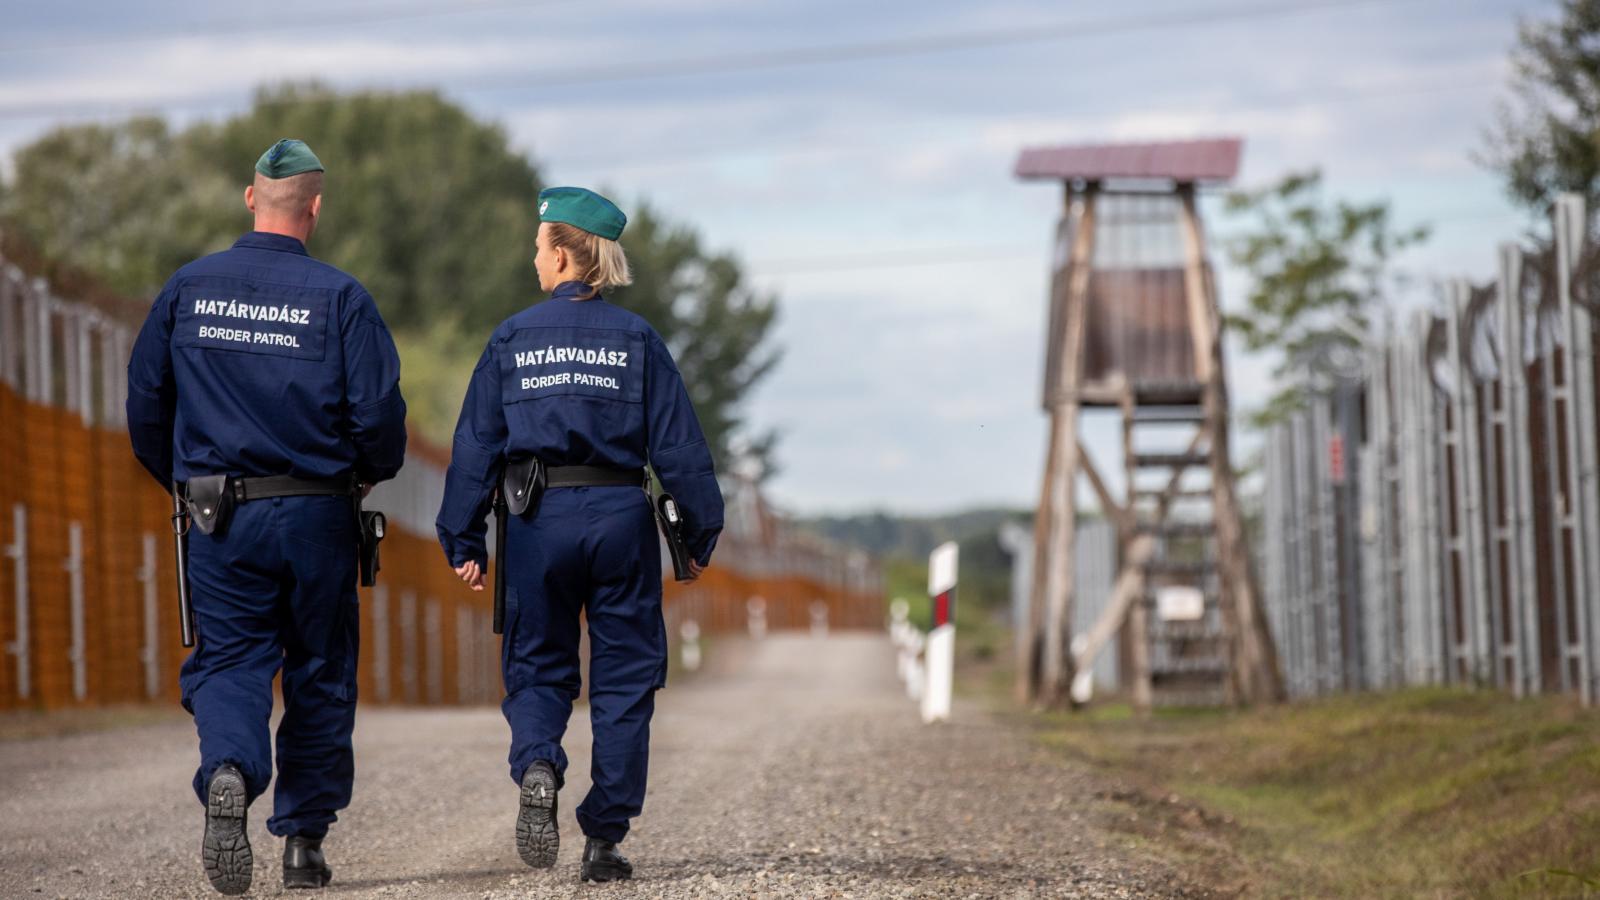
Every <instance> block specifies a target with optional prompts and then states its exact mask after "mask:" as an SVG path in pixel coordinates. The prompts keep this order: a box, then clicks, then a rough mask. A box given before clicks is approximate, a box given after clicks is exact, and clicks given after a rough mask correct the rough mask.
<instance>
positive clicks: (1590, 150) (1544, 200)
mask: <svg viewBox="0 0 1600 900" xmlns="http://www.w3.org/2000/svg"><path fill="white" fill-rule="evenodd" d="M1511 62H1512V84H1511V86H1512V91H1513V93H1514V94H1515V95H1516V98H1517V103H1516V104H1515V105H1513V104H1511V103H1502V104H1501V106H1500V109H1499V115H1498V121H1497V124H1496V125H1495V127H1494V129H1492V130H1491V131H1490V133H1489V134H1488V135H1487V136H1486V141H1485V143H1486V148H1485V151H1484V152H1483V153H1482V154H1481V159H1482V161H1483V162H1484V163H1486V164H1487V165H1488V166H1489V167H1490V168H1492V169H1494V170H1495V171H1497V172H1499V173H1500V174H1501V176H1502V177H1503V178H1504V179H1505V183H1506V190H1507V192H1508V193H1509V194H1510V195H1511V197H1512V199H1513V200H1515V201H1516V202H1517V203H1519V204H1520V205H1522V206H1524V207H1526V208H1527V209H1528V210H1529V211H1530V212H1532V213H1534V214H1535V215H1539V216H1544V215H1546V214H1547V213H1548V212H1549V209H1550V206H1551V203H1552V202H1553V201H1554V200H1555V197H1556V195H1557V194H1560V193H1563V192H1566V191H1577V192H1579V193H1582V194H1583V195H1584V196H1586V197H1587V198H1588V199H1589V204H1590V208H1591V209H1593V208H1595V204H1596V203H1597V201H1600V0H1562V4H1561V15H1560V17H1559V18H1558V19H1556V20H1555V21H1528V22H1523V23H1522V24H1521V26H1520V27H1519V28H1518V34H1517V45H1516V47H1515V48H1514V49H1513V50H1512V53H1511Z"/></svg>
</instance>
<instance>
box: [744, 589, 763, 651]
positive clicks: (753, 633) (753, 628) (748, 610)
mask: <svg viewBox="0 0 1600 900" xmlns="http://www.w3.org/2000/svg"><path fill="white" fill-rule="evenodd" d="M744 614H745V627H746V628H748V629H749V630H750V637H751V638H753V639H755V640H758V641H759V640H761V639H762V638H764V637H766V636H767V599H766V598H765V597H759V596H757V597H751V598H750V599H749V600H746V601H745V603H744Z"/></svg>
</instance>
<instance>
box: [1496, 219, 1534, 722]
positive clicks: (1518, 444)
mask: <svg viewBox="0 0 1600 900" xmlns="http://www.w3.org/2000/svg"><path fill="white" fill-rule="evenodd" d="M1523 277H1524V273H1523V265H1522V250H1521V248H1519V247H1517V245H1516V244H1503V245H1501V247H1500V282H1499V289H1500V304H1501V308H1500V315H1501V323H1502V329H1501V333H1502V338H1503V343H1504V346H1505V352H1504V353H1502V354H1501V357H1502V371H1501V373H1500V387H1501V391H1502V397H1503V400H1502V412H1503V414H1504V416H1505V423H1504V432H1503V435H1504V437H1503V446H1504V453H1505V456H1506V459H1505V470H1506V484H1507V487H1508V491H1509V493H1510V495H1511V496H1510V497H1509V499H1508V501H1507V502H1506V504H1505V506H1506V515H1505V530H1504V533H1503V536H1504V539H1505V540H1506V542H1507V543H1508V544H1509V546H1508V552H1507V554H1506V556H1507V566H1506V567H1507V570H1508V571H1507V573H1506V584H1507V585H1509V589H1510V591H1511V592H1512V595H1511V596H1510V597H1509V598H1507V602H1506V609H1507V615H1506V616H1505V617H1504V618H1505V621H1504V623H1503V625H1502V627H1503V628H1504V633H1497V634H1496V636H1495V642H1496V644H1497V645H1502V646H1499V647H1497V652H1496V661H1495V663H1496V669H1499V668H1501V667H1502V666H1503V665H1504V662H1502V660H1504V661H1506V662H1509V663H1510V664H1511V673H1510V681H1511V685H1512V692H1513V693H1514V694H1515V695H1516V696H1519V697H1520V696H1523V695H1525V694H1527V693H1529V692H1530V691H1537V690H1538V672H1539V666H1538V662H1539V596H1538V595H1539V591H1538V579H1537V565H1538V563H1537V562H1536V560H1535V558H1534V546H1533V465H1532V459H1531V454H1530V453H1529V448H1528V445H1527V435H1528V372H1527V354H1526V353H1525V352H1524V346H1525V345H1524V342H1525V340H1526V338H1527V336H1526V335H1525V334H1524V333H1523V326H1524V323H1525V321H1526V316H1527V308H1526V305H1525V304H1524V303H1523Z"/></svg>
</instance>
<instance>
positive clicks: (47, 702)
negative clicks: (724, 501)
mask: <svg viewBox="0 0 1600 900" xmlns="http://www.w3.org/2000/svg"><path fill="white" fill-rule="evenodd" d="M140 306H141V305H140V304H129V306H128V307H127V308H126V309H120V310H119V309H118V308H116V307H114V306H109V305H107V304H106V303H86V302H76V301H73V300H71V299H67V298H62V297H59V296H56V295H54V294H53V293H52V292H51V289H50V287H49V285H48V284H47V283H46V282H45V281H44V280H43V279H39V278H32V277H30V276H29V274H28V273H27V272H25V271H23V270H22V269H21V268H19V267H18V266H16V265H14V264H13V263H11V262H10V261H8V260H6V259H5V258H3V257H0V426H3V427H0V650H3V652H0V710H5V709H15V708H41V709H51V708H59V707H68V706H82V705H95V704H104V703H133V702H148V701H151V700H160V699H165V700H167V701H176V699H177V693H178V690H177V677H176V676H177V672H178V669H179V666H180V665H181V664H182V662H183V658H184V655H185V653H186V651H185V650H183V648H182V647H181V646H180V644H179V641H178V622H177V604H176V601H175V600H173V599H172V598H173V597H174V596H175V592H176V587H175V584H176V574H175V572H174V566H173V559H172V552H171V549H170V547H169V546H168V544H167V543H166V542H167V541H168V540H170V538H169V537H167V535H168V533H169V532H168V529H167V521H166V519H167V516H168V514H169V503H170V500H169V498H168V496H167V494H166V493H165V492H164V491H162V489H161V488H160V487H159V486H158V485H157V484H156V483H155V482H154V481H153V480H152V479H150V478H149V477H148V475H147V474H146V473H145V472H144V470H143V468H142V467H140V465H139V464H138V462H137V461H136V460H135V459H134V458H133V455H132V453H131V452H130V451H129V448H128V438H127V434H126V422H125V420H124V402H125V399H126V396H127V375H126V365H127V359H128V355H129V352H130V351H131V349H132V346H133V339H134V336H135V334H136V330H137V328H138V326H139V324H140V319H141V317H142V314H143V309H140V308H139V307H140ZM448 463H449V459H448V456H447V455H446V454H445V453H443V452H442V451H439V450H436V449H433V448H431V447H430V446H429V445H428V444H427V442H426V441H423V440H420V439H418V438H416V437H415V436H413V438H412V442H411V447H410V450H409V451H408V456H407V460H406V465H405V467H404V469H402V470H401V473H400V476H399V477H398V478H396V479H394V480H393V481H391V482H387V483H385V484H383V485H380V486H379V487H378V488H377V490H375V491H374V492H373V495H372V498H371V500H370V501H369V503H370V506H372V507H374V508H378V509H383V510H384V511H385V512H386V513H387V514H388V516H389V519H390V523H391V527H390V530H389V534H388V536H387V537H386V538H385V541H384V545H383V569H382V573H381V574H380V575H379V584H378V586H377V587H376V588H374V589H370V590H367V589H363V590H362V592H361V595H362V596H361V607H362V611H361V616H362V627H363V633H364V639H363V641H362V644H363V648H364V650H363V654H362V658H361V660H360V667H359V670H358V683H359V686H360V692H361V696H362V699H363V700H366V701H369V702H370V701H376V702H400V703H467V702H493V701H494V700H495V699H497V698H498V696H499V694H500V689H501V688H500V677H499V659H498V654H497V653H496V652H495V650H496V644H495V642H494V639H493V636H492V635H491V633H490V630H489V626H488V622H489V618H490V615H489V608H488V604H489V600H488V596H487V594H484V593H478V594H475V593H473V592H471V591H469V590H467V589H466V587H465V586H464V585H463V584H461V582H460V581H459V580H458V579H456V578H455V577H454V574H453V573H452V572H451V571H450V570H449V568H448V566H446V565H445V564H444V560H443V558H442V556H441V555H440V553H439V551H438V548H437V545H436V544H435V542H434V526H433V519H434V516H435V514H436V513H437V511H438V508H439V500H440V497H441V496H442V494H443V491H444V473H445V468H446V467H447V465H448ZM729 506H730V510H729V511H730V515H729V517H728V518H729V522H728V527H727V529H726V530H725V531H724V533H723V536H722V539H721V541H720V542H719V544H718V549H717V555H716V560H715V565H713V566H712V567H711V568H710V569H708V570H707V572H706V574H705V575H704V576H702V577H701V578H700V580H699V581H698V582H697V583H696V584H694V585H692V586H684V585H678V584H676V583H673V582H670V581H669V582H668V583H667V584H666V585H665V586H664V593H665V599H664V605H665V615H666V617H668V618H669V619H673V620H674V621H676V620H677V619H678V618H681V617H682V615H683V612H684V610H682V609H680V607H684V606H687V605H688V604H689V603H690V601H692V603H693V609H694V613H693V614H694V616H695V617H696V618H697V619H698V620H699V625H700V626H701V628H702V630H704V631H705V632H707V633H711V632H715V631H735V630H737V631H743V630H745V629H746V628H747V626H748V612H747V610H748V609H749V608H750V601H751V599H752V598H755V597H763V598H765V601H766V603H767V607H766V610H767V617H768V619H769V620H770V622H771V624H772V626H773V627H775V628H785V627H795V628H798V627H808V626H809V623H810V615H811V611H812V610H813V609H814V608H820V609H826V611H827V615H828V621H829V623H830V625H831V627H834V628H865V627H878V626H879V625H881V623H882V620H883V616H884V605H883V598H882V591H883V589H882V576H881V573H880V571H879V569H878V567H877V565H876V563H875V562H874V561H873V560H871V559H870V558H868V557H867V556H866V555H865V554H863V553H861V552H859V551H854V550H851V549H849V548H845V547H840V546H838V545H835V544H831V543H829V542H826V541H823V540H820V539H817V538H813V537H810V536H808V535H805V534H801V533H797V532H795V531H794V530H792V529H790V528H789V527H788V526H787V525H786V524H785V523H784V522H782V521H781V520H780V519H779V518H778V517H776V516H774V515H773V514H771V512H770V511H769V510H767V509H766V507H765V504H764V502H763V501H762V499H761V498H760V497H759V494H758V492H757V491H756V489H755V487H754V485H748V484H741V485H735V486H733V487H732V488H730V504H729ZM741 511H743V514H741ZM158 536H159V537H158ZM813 604H821V606H820V607H814V605H813ZM468 629H470V630H471V633H467V630H468ZM670 633H671V634H676V633H677V632H676V629H675V628H674V629H673V630H672V631H671V632H670Z"/></svg>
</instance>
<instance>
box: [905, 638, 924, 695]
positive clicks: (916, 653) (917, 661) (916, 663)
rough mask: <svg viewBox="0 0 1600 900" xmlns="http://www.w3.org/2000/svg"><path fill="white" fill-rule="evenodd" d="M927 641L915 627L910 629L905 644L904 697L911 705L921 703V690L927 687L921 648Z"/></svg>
mask: <svg viewBox="0 0 1600 900" xmlns="http://www.w3.org/2000/svg"><path fill="white" fill-rule="evenodd" d="M927 643H928V639H927V638H925V637H923V636H922V632H920V631H918V630H917V629H916V626H911V627H910V636H909V640H908V642H907V643H906V696H907V697H910V698H911V702H912V703H921V702H922V689H923V688H924V687H926V686H927V681H928V678H927V676H926V675H924V674H923V672H924V671H926V670H925V669H924V668H923V666H922V648H923V646H925V645H926V644H927Z"/></svg>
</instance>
